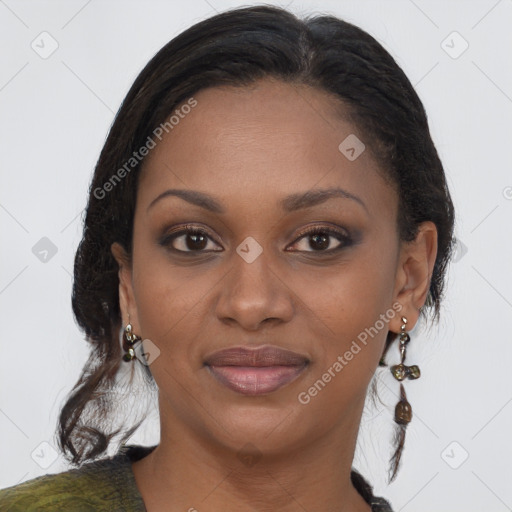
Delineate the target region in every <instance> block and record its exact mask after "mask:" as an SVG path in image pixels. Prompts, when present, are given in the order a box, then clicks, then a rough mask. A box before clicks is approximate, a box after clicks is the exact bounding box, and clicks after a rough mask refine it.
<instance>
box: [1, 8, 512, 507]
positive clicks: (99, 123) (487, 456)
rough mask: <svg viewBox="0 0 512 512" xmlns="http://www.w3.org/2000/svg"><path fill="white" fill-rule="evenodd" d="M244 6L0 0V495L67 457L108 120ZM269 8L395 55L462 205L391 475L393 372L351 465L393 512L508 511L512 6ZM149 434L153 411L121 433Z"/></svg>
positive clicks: (412, 354)
mask: <svg viewBox="0 0 512 512" xmlns="http://www.w3.org/2000/svg"><path fill="white" fill-rule="evenodd" d="M254 3H256V2H244V3H241V2H238V1H235V0H233V1H228V0H188V1H187V2H171V1H145V2H143V1H126V0H123V1H120V0H119V1H101V2H100V1H99V0H89V1H84V0H80V1H59V2H57V1H53V2H51V1H38V2H35V1H33V2H29V1H14V0H2V1H0V52H1V59H2V60H1V66H0V143H1V153H0V168H1V173H2V175H1V183H2V185H1V188H0V226H1V233H2V238H1V244H0V254H1V266H0V315H1V322H0V346H1V352H0V488H3V487H7V486H11V485H15V484H18V483H20V482H22V481H25V480H28V479H32V478H35V477H37V476H39V475H43V474H46V473H56V472H60V471H63V470H65V469H66V468H67V466H66V464H65V463H64V461H63V459H62V458H57V459H56V460H54V453H55V448H56V445H55V438H54V432H55V427H56V420H57V415H58V413H59V408H60V406H61V405H62V403H63V400H64V398H65V396H66V394H67V393H68V392H69V390H70V389H71V387H72V386H73V384H74V383H75V381H76V379H77V378H78V375H79V372H80V370H81V368H82V365H83V364H84V362H85V360H86V357H87V345H86V343H85V342H84V341H83V337H82V334H81V333H80V331H79V330H78V328H77V327H76V325H75V323H74V320H73V316H72V312H71V306H70V293H71V285H72V278H71V273H72V268H73V256H74V251H75V249H76V246H77V243H78V241H79V239H80V230H81V213H82V210H83V208H84V206H85V201H86V193H87V188H88V184H89V181H90V178H91V174H92V171H93V167H94V165H95V162H96V159H97V157H98V155H99V152H100V149H101V147H102V145H103V143H104V140H105V137H106V135H107V133H108V129H109V126H110V124H111V122H112V120H113V117H114V113H115V112H116V111H117V109H118V107H119V105H120V102H121V101H122V99H123V97H124V96H125V94H126V92H127V91H128V89H129V87H130V86H131V84H132V82H133V80H134V79H135V77H136V75H137V74H138V73H139V71H140V70H141V69H142V67H143V66H144V65H145V64H146V62H147V61H148V60H149V59H150V58H151V57H152V56H153V55H154V53H155V52H157V51H158V50H159V49H160V48H161V47H162V46H163V45H164V44H165V43H167V42H168V41H169V40H170V39H171V38H173V37H174V36H175V35H177V34H178V33H179V32H181V31H183V30H184V29H186V28H187V27H189V26H190V25H192V24H194V23H196V22H198V21H200V20H202V19H205V18H207V17H209V16H211V15H213V14H214V13H215V12H216V11H219V12H220V11H223V10H226V9H228V8H231V7H236V6H241V5H250V4H254ZM268 3H271V4H275V5H281V6H288V8H289V9H290V10H292V11H293V12H294V13H296V14H309V13H314V12H328V13H332V14H335V15H337V16H339V17H341V18H344V19H345V20H347V21H349V22H352V23H355V24H357V25H359V26H360V27H361V28H363V29H365V30H366V31H368V32H369V33H370V34H372V35H373V36H374V37H375V38H377V40H379V41H380V42H381V44H383V46H384V47H385V48H386V49H387V50H388V51H389V52H390V53H391V54H392V55H393V56H394V57H395V59H396V60H397V62H398V63H399V65H400V66H402V67H403V69H404V71H405V73H406V74H407V76H408V77H409V79H410V80H411V82H412V83H413V85H414V86H415V88H416V90H417V92H418V94H419V96H420V98H421V99H422V101H423V103H424V105H425V108H426V111H427V113H428V117H429V122H430V127H431V132H432V135H433V139H434V142H435V144H436V146H437V148H438V151H439V154H440V156H441V159H442V161H443V163H444V166H445V169H446V173H447V178H448V183H449V186H450V190H451V193H452V196H453V200H454V203H455V207H456V211H457V224H456V236H457V239H458V248H457V254H456V258H455V261H454V263H453V264H452V265H451V266H450V268H449V281H448V289H447V295H446V300H445V303H444V306H443V310H442V316H441V322H440V323H439V325H438V326H437V327H435V328H433V329H431V330H430V331H427V330H425V329H422V328H420V327H418V328H417V329H415V331H413V334H412V335H411V337H412V341H411V344H410V348H409V351H408V361H411V362H414V363H417V364H419V366H420V368H421V371H422V376H421V378H420V379H419V380H417V381H407V382H406V390H407V394H408V398H409V401H410V402H411V404H412V407H413V411H414V419H413V421H412V423H411V424H410V426H409V428H408V434H407V439H406V448H405V452H404V455H403V463H402V468H401V470H400V473H399V475H398V478H397V480H396V481H395V482H394V483H393V484H391V485H390V486H388V485H387V484H386V472H387V467H388V465H387V464H388V459H389V456H390V454H391V447H390V446H391V445H390V442H391V435H392V424H393V419H392V417H393V409H394V405H395V403H396V401H397V396H398V395H397V393H398V383H397V382H396V381H394V380H393V378H392V376H391V375H389V376H384V377H383V378H382V382H381V383H380V388H379V389H380V394H381V396H382V397H383V402H384V405H381V406H380V407H378V408H372V407H368V408H367V409H366V410H365V413H364V416H363V421H362V424H361V432H360V437H359V439H358V445H357V450H356V456H355V460H354V467H355V468H357V469H358V470H359V471H361V472H362V474H363V475H365V477H366V478H367V479H368V480H369V481H370V482H372V483H373V485H374V487H375V493H376V494H377V495H382V496H385V497H386V498H387V499H389V500H390V502H391V503H392V505H393V508H394V509H395V510H397V511H399V510H400V511H402V510H403V511H415V512H432V510H436V511H437V512H441V511H450V512H456V511H464V512H473V511H474V512H477V511H478V512H481V511H482V510H485V511H486V512H501V511H506V510H511V509H512V486H511V485H510V482H511V477H512V462H511V461H512V442H511V432H512V385H511V384H512V377H511V375H512V372H511V371H510V366H511V363H512V343H511V342H512V335H511V324H512V322H511V320H512V271H511V267H512V171H511V169H512V166H511V163H512V153H511V145H512V133H511V131H512V130H511V120H512V70H511V65H510V62H511V61H510V50H511V48H512V31H510V26H511V23H512V1H511V0H500V1H496V0H481V1H467V0H465V1H446V0H442V1H427V0H414V1H413V0H392V1H390V0H388V1H368V0H363V1H361V0H358V1H348V0H345V1H343V0H342V1H328V0H323V1H320V0H318V1H314V2H313V1H301V0H295V1H291V2H285V1H283V2H268ZM391 352H393V351H391ZM386 375H387V374H386ZM158 435H159V432H158V423H157V421H156V419H155V418H153V420H152V421H148V422H147V423H146V424H145V426H144V428H143V429H141V430H140V431H139V432H137V433H136V435H135V436H134V437H133V438H132V440H131V442H133V443H136V442H140V443H142V444H152V443H156V442H158ZM44 466H47V467H44Z"/></svg>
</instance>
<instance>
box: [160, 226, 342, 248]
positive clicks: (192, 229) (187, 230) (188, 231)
mask: <svg viewBox="0 0 512 512" xmlns="http://www.w3.org/2000/svg"><path fill="white" fill-rule="evenodd" d="M183 235H201V236H205V237H206V238H208V239H209V240H211V241H213V242H215V240H213V239H212V238H211V237H210V236H209V235H208V233H207V231H205V230H204V229H201V228H198V227H196V226H192V225H186V226H185V227H184V228H183V229H181V230H179V231H176V232H174V233H170V234H168V235H165V236H163V237H162V238H161V240H160V245H162V246H164V247H167V248H168V249H169V250H171V251H173V252H175V253H179V254H190V255H192V254H194V253H195V254H201V253H207V252H222V251H216V250H214V251H211V250H209V251H205V250H204V249H202V250H199V251H182V250H180V249H175V248H174V247H172V242H173V241H174V240H176V239H177V238H179V237H181V236H183ZM314 235H327V236H328V237H334V238H336V239H337V240H338V241H339V242H340V243H341V245H340V246H338V247H335V248H334V249H329V250H319V251H314V250H311V251H298V252H306V253H316V254H322V255H324V254H329V255H330V254H333V253H336V252H338V251H340V250H342V249H344V248H345V247H348V246H349V245H351V243H352V239H351V238H350V236H348V235H347V234H345V233H343V232H342V231H339V230H337V229H333V228H329V227H326V226H313V227H310V228H308V229H305V230H304V231H302V232H300V233H299V235H298V236H297V238H296V239H295V241H294V242H293V243H292V245H295V244H296V243H297V242H298V241H300V240H301V239H302V238H305V237H307V236H314ZM215 243H216V242H215ZM329 245H330V244H329Z"/></svg>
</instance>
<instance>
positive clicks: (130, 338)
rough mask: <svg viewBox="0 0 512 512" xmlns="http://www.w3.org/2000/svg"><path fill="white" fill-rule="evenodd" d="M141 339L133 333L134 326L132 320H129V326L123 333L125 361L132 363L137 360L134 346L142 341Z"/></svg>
mask: <svg viewBox="0 0 512 512" xmlns="http://www.w3.org/2000/svg"><path fill="white" fill-rule="evenodd" d="M140 340H141V338H140V337H139V336H137V335H136V334H133V332H132V324H131V323H130V320H128V325H127V326H126V327H125V328H124V332H123V349H124V350H125V352H126V353H125V354H124V355H123V361H126V362H130V361H132V360H133V359H134V358H135V350H134V349H133V346H134V345H135V343H137V341H140Z"/></svg>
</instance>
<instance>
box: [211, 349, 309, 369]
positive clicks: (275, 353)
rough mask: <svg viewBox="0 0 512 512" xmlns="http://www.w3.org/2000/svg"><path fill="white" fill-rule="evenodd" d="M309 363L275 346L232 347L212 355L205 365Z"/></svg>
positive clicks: (307, 360)
mask: <svg viewBox="0 0 512 512" xmlns="http://www.w3.org/2000/svg"><path fill="white" fill-rule="evenodd" d="M307 363H309V359H308V358H307V357H306V356H303V355H301V354H298V353H297V352H292V351H291V350H286V349H283V348H280V347H276V346H275V345H265V346H262V347H257V348H249V347H244V346H238V347H231V348H227V349H224V350H219V351H217V352H214V353H212V354H210V355H209V356H208V357H207V358H206V359H205V362H204V364H205V365H208V366H256V367H263V366H302V365H305V364H307Z"/></svg>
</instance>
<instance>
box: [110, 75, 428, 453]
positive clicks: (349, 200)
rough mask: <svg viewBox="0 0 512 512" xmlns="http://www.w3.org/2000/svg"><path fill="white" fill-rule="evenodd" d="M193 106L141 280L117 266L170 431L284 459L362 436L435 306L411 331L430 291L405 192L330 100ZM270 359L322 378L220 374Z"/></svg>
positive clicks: (240, 93)
mask: <svg viewBox="0 0 512 512" xmlns="http://www.w3.org/2000/svg"><path fill="white" fill-rule="evenodd" d="M194 98H195V100H196V101H197V105H195V106H194V108H192V109H190V112H189V113H188V114H186V115H184V114H182V118H181V117H180V120H179V122H178V123H177V124H175V125H174V127H173V128H172V130H169V133H168V134H167V135H165V137H164V138H163V139H162V141H161V142H160V143H159V144H158V145H157V146H156V148H154V149H152V150H151V151H150V154H149V155H148V157H147V158H146V161H145V164H144V170H143V172H142V175H141V179H140V183H139V189H138V196H137V206H136V212H135V219H134V234H133V255H132V261H131V264H127V263H126V261H124V260H123V259H122V257H121V256H120V253H119V252H117V251H116V250H114V253H115V254H116V257H117V259H118V261H119V262H120V263H121V271H120V279H121V287H120V292H121V306H122V312H123V321H124V322H125V324H126V323H127V321H128V313H129V314H130V321H131V323H132V325H133V328H134V332H135V333H136V334H138V335H139V336H141V337H142V338H143V339H148V340H151V343H152V344H154V345H150V348H149V351H150V352H151V350H154V348H151V347H153V346H156V347H158V349H159V350H160V353H159V355H158V357H156V358H155V359H154V361H153V362H152V363H151V365H150V369H151V372H152V374H153V376H154V378H155V380H156V383H157V384H158V387H159V389H160V409H161V410H160V413H161V416H162V417H163V418H164V420H163V421H164V422H165V421H167V422H168V424H169V425H174V427H173V428H180V429H181V430H182V431H185V432H187V431H188V432H194V433H195V434H199V435H200V436H202V437H203V438H208V439H209V440H212V439H213V440H215V441H216V442H219V443H221V444H222V445H224V446H229V447H233V448H234V449H237V448H240V447H242V446H243V445H245V444H246V443H252V444H253V445H255V446H256V447H257V448H258V449H259V450H262V451H263V450H266V451H267V452H269V453H271V452H272V451H274V452H275V453H278V452H280V451H283V452H284V451H288V452H289V451H290V450H291V449H293V448H294V447H295V448H298V447H300V446H304V443H305V442H306V443H309V442H311V441H313V440H314V439H319V438H320V437H321V436H323V435H325V434H326V433H328V432H338V433H339V434H340V436H341V435H343V432H345V433H346V432H347V429H349V430H350V431H351V432H353V431H354V430H355V429H357V426H358V423H359V420H360V414H361V411H362V408H363V404H364V397H365V394H366V389H367V386H368V384H369V381H370V379H371V377H372V375H373V373H374V372H375V368H376V367H377V364H378V361H379V359H380V357H381V354H382V351H383V348H384V344H385V340H386V335H387V333H388V330H389V329H391V330H393V331H395V332H396V331H398V330H399V325H400V323H401V322H400V316H401V315H403V314H406V316H409V318H410V321H411V319H413V320H415V318H413V317H415V314H414V313H416V314H417V308H418V307H419V306H421V304H416V305H415V307H416V309H415V310H414V311H413V314H412V316H411V315H408V313H410V312H411V310H410V309H407V308H408V307H409V302H410V299H411V297H412V295H411V294H413V291H412V290H413V288H414V286H416V284H415V283H412V282H411V274H409V273H408V272H407V266H406V264H405V263H406V261H407V257H406V256H407V254H406V252H404V251H405V249H404V248H403V246H402V245H401V244H400V242H399V239H398V234H397V207H398V199H397V195H396V192H395V191H394V190H393V188H391V187H390V185H389V184H387V183H386V181H384V180H383V178H382V177H381V175H380V174H379V172H378V171H377V165H376V163H375V162H374V160H373V159H372V157H371V155H370V151H369V150H368V147H367V149H366V150H364V148H363V146H362V144H366V143H367V141H366V140H365V137H364V134H361V133H360V132H359V131H357V129H356V128H355V126H354V125H352V124H349V123H348V122H345V121H342V120H340V119H339V117H338V116H336V114H335V113H334V108H333V99H332V98H331V97H329V96H328V95H327V94H326V93H324V92H322V91H320V90H317V89H313V88H310V87H307V86H292V85H288V84H284V83H282V82H278V81H270V80H264V81H260V82H257V83H256V84H255V85H253V86H251V87H243V88H232V87H222V88H218V87H217V88H210V89H206V90H202V91H200V92H199V93H198V94H196V95H194ZM187 111H188V109H187ZM347 137H349V139H347ZM354 137H357V139H356V138H354ZM345 139H347V140H346V142H344V143H343V141H345ZM341 143H343V144H342V146H341V150H340V148H339V146H340V144H341ZM361 143H362V144H361ZM351 148H353V151H352V149H351ZM172 190H174V191H176V190H177V191H179V192H182V193H183V192H184V191H186V193H187V194H188V196H189V200H187V199H186V197H185V195H178V194H179V192H178V194H172V193H171V192H169V191H172ZM328 190H330V191H331V192H329V193H327V192H326V191H328ZM320 191H324V193H322V194H321V193H320ZM336 191H337V192H336ZM166 192H167V193H166ZM198 199H201V201H198ZM199 203H203V206H201V204H199ZM186 226H188V227H189V228H191V229H199V230H201V231H203V232H204V234H203V235H202V236H201V235H197V234H194V233H193V232H192V233H190V234H189V235H187V234H186V232H185V229H186ZM312 228H317V234H316V235H315V234H313V235H311V234H310V235H308V234H307V233H308V231H309V230H311V229H312ZM424 288H425V293H426V289H427V288H428V283H426V284H425V285H424ZM414 293H416V294H418V293H419V292H414ZM415 297H416V299H417V296H415ZM423 298H424V297H423ZM411 300H412V299H411ZM401 308H403V309H401ZM400 309H401V311H400V312H399V310H400ZM409 327H410V324H409V325H408V328H409ZM363 340H364V342H363ZM146 343H147V342H146ZM262 345H270V346H275V347H278V348H281V349H286V350H289V351H292V352H295V353H297V354H299V355H300V356H302V357H304V358H307V363H306V364H305V365H303V368H302V369H301V368H298V367H296V368H295V370H296V371H295V372H293V375H294V378H293V379H292V380H288V381H286V380H284V381H281V380H279V378H280V376H281V377H282V375H288V373H287V372H286V371H285V370H287V369H286V368H285V369H284V370H283V368H282V367H281V368H280V369H279V368H277V370H276V368H275V367H274V369H273V370H270V371H267V373H266V374H264V372H265V371H266V370H262V369H261V368H260V370H256V369H254V368H252V369H251V368H249V369H247V368H246V369H245V370H244V369H240V368H239V369H238V370H236V371H235V372H234V373H233V372H231V373H230V370H233V368H231V369H229V368H228V369H226V368H224V369H222V368H218V370H219V372H220V373H217V374H216V373H215V372H212V371H211V367H209V366H208V365H206V364H205V362H206V361H207V359H208V358H209V356H210V355H211V354H212V353H214V352H215V351H218V350H221V349H226V348H231V347H239V346H244V347H249V348H251V347H258V346H262ZM358 348H359V350H358ZM350 354H351V355H350ZM336 363H338V364H336ZM289 369H290V368H288V370H289ZM223 370H225V371H224V374H225V375H229V376H231V377H230V378H232V379H234V384H233V386H232V387H230V386H227V385H225V384H223V383H222V382H221V380H220V379H219V378H217V377H216V375H217V376H219V375H220V374H222V371H223ZM278 370H280V371H281V372H282V373H279V371H278ZM258 371H260V372H262V373H260V374H258V373H257V372H258ZM273 371H276V373H272V372H273ZM237 372H238V373H237ZM326 373H327V374H329V375H330V378H329V377H325V374H326ZM258 375H259V376H258ZM319 380H320V381H321V382H320V383H319V382H318V381H319ZM268 381H270V382H271V383H274V384H275V383H276V382H277V383H278V384H279V383H281V384H282V385H281V386H280V387H278V388H277V389H274V390H271V391H265V390H266V389H268V388H265V385H266V384H265V383H267V384H268ZM315 383H316V386H315ZM237 386H238V388H239V390H236V388H237ZM274 387H275V386H274ZM315 389H316V392H315ZM243 390H245V391H243ZM333 429H334V430H333Z"/></svg>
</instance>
